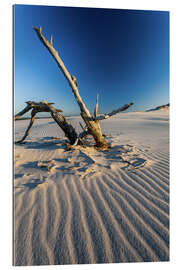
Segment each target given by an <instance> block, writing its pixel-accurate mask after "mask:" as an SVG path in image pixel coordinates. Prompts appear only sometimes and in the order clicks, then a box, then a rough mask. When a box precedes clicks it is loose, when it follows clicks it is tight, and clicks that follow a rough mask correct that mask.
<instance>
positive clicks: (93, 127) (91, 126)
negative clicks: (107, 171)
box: [33, 27, 108, 148]
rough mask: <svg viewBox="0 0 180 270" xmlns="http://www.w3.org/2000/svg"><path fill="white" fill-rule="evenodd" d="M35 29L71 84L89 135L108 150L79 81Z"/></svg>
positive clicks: (38, 30)
mask: <svg viewBox="0 0 180 270" xmlns="http://www.w3.org/2000/svg"><path fill="white" fill-rule="evenodd" d="M33 29H34V30H35V31H36V33H37V36H38V38H39V39H40V41H41V42H42V43H43V45H44V46H45V47H46V48H47V49H48V51H49V52H50V54H51V55H52V57H53V58H54V59H55V61H56V63H57V65H58V67H59V68H60V69H61V71H62V72H63V74H64V76H65V78H66V79H67V81H68V82H69V85H70V86H71V88H72V93H73V94H74V96H75V98H76V101H77V103H78V105H79V108H80V111H81V116H82V118H83V120H84V122H85V123H86V126H87V128H88V133H89V134H91V135H92V136H93V137H94V140H95V142H96V146H97V147H99V148H108V144H107V142H106V141H105V140H104V137H103V136H102V132H101V129H100V126H99V123H98V122H97V121H93V117H92V116H91V114H90V112H89V110H88V109H87V107H86V105H85V103H84V102H83V100H82V98H81V96H80V94H79V90H78V87H77V80H76V78H75V76H74V75H72V76H71V74H70V73H69V71H68V70H67V69H66V67H65V65H64V63H63V61H62V60H61V58H60V57H59V55H58V52H57V51H56V50H55V49H54V48H53V46H52V42H49V41H48V40H47V39H46V38H45V37H44V36H43V34H42V29H41V28H40V29H38V28H37V27H33Z"/></svg>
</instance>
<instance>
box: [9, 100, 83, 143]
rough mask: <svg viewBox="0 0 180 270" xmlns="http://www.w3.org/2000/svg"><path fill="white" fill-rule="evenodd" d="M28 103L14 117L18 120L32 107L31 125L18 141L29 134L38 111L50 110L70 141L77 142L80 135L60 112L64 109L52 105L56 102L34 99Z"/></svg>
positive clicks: (20, 141)
mask: <svg viewBox="0 0 180 270" xmlns="http://www.w3.org/2000/svg"><path fill="white" fill-rule="evenodd" d="M26 103H27V106H26V107H25V109H23V110H22V111H21V112H19V113H18V114H16V115H15V117H14V120H17V119H18V118H20V116H22V115H23V114H25V113H26V112H28V111H29V110H31V109H32V112H31V120H30V123H29V126H28V128H27V130H26V132H25V134H24V136H23V138H22V139H21V140H19V141H17V143H22V142H23V141H24V140H25V138H26V137H27V136H28V134H29V132H30V129H31V127H32V125H33V123H34V120H35V115H36V113H38V112H49V113H50V114H51V116H52V117H53V119H54V120H55V121H56V123H57V124H58V125H59V126H60V128H61V129H62V130H63V131H64V133H65V136H66V137H67V138H68V139H69V141H70V143H71V144H76V143H77V140H78V135H77V133H76V131H75V129H74V128H73V126H72V125H71V123H70V121H68V120H67V119H66V118H65V117H64V116H63V115H62V114H60V112H62V110H60V109H56V108H54V107H53V106H52V104H54V103H48V102H46V101H42V102H39V103H37V102H34V101H28V102H26Z"/></svg>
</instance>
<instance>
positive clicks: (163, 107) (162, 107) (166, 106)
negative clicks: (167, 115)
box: [146, 103, 170, 112]
mask: <svg viewBox="0 0 180 270" xmlns="http://www.w3.org/2000/svg"><path fill="white" fill-rule="evenodd" d="M169 106H170V104H169V103H168V104H166V105H161V106H158V107H156V108H154V109H150V110H146V112H151V111H157V110H162V109H169Z"/></svg>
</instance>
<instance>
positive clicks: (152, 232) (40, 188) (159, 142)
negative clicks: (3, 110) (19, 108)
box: [14, 110, 169, 266]
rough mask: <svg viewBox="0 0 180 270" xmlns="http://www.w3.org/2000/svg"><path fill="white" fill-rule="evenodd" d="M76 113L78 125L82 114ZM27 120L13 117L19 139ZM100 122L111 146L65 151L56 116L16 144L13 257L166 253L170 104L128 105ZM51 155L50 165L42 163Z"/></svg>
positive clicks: (142, 258) (74, 258) (19, 260)
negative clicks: (154, 107)
mask: <svg viewBox="0 0 180 270" xmlns="http://www.w3.org/2000/svg"><path fill="white" fill-rule="evenodd" d="M71 121H72V124H73V125H74V126H76V127H77V129H79V131H80V127H79V121H80V118H79V117H71ZM27 123H28V120H24V121H17V122H16V123H15V139H16V140H17V139H20V138H21V137H22V136H23V132H24V130H25V127H26V125H27ZM101 126H102V130H103V133H105V134H107V138H106V139H107V141H108V142H109V143H111V145H112V149H111V150H110V151H96V150H94V149H92V147H89V148H88V149H86V150H85V149H83V148H81V147H80V148H77V149H76V150H73V151H66V149H65V146H64V141H65V137H64V135H63V133H62V132H61V130H60V129H59V128H58V126H57V125H56V124H55V122H53V121H52V120H51V119H38V120H37V121H36V122H35V126H34V128H33V129H32V133H31V134H30V135H29V137H28V138H27V141H26V143H25V144H22V145H16V144H15V151H14V155H15V158H14V161H15V168H14V264H15V265H19V266H20V265H49V264H84V263H86V264H88V263H112V262H116V263H120V262H148V261H168V260H169V112H168V111H167V110H160V111H152V112H145V113H140V112H137V113H124V114H120V115H116V116H114V117H112V118H111V119H109V120H104V121H102V123H101ZM52 137H53V138H52ZM88 140H89V144H91V143H92V140H91V138H88ZM47 161H53V164H52V168H51V169H50V170H49V171H48V169H47V167H41V166H38V162H44V164H46V162H47Z"/></svg>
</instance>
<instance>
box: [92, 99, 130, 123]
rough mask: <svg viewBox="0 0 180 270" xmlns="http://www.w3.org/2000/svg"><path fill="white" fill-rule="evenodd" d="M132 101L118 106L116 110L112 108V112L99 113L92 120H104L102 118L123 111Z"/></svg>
mask: <svg viewBox="0 0 180 270" xmlns="http://www.w3.org/2000/svg"><path fill="white" fill-rule="evenodd" d="M133 104H134V103H133V102H131V103H129V104H125V105H124V106H122V107H120V108H119V109H117V110H113V111H112V112H110V113H108V114H101V115H99V116H97V117H94V121H97V120H98V121H100V120H104V119H108V118H109V117H111V116H113V115H115V114H117V113H119V112H123V111H125V110H127V109H128V108H129V107H130V106H132V105H133Z"/></svg>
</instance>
